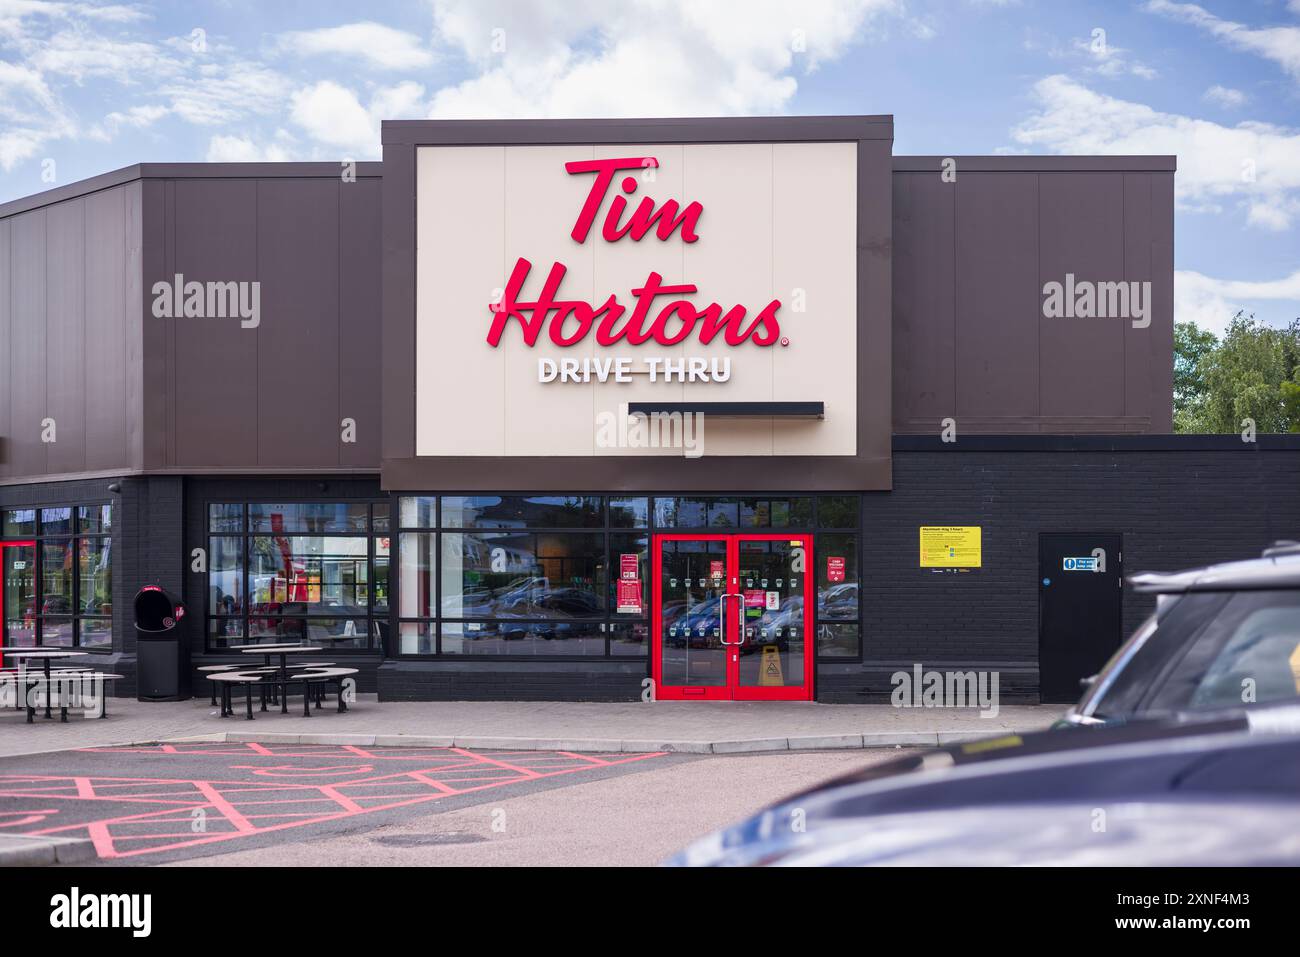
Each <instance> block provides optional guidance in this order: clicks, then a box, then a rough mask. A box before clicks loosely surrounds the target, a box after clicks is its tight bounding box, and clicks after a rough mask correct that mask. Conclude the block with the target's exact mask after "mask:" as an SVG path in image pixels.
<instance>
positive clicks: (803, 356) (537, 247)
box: [416, 143, 857, 456]
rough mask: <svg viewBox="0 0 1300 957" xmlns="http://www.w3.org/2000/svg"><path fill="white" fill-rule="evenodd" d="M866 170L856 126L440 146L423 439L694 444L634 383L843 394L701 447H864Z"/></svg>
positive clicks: (419, 312) (674, 392)
mask: <svg viewBox="0 0 1300 957" xmlns="http://www.w3.org/2000/svg"><path fill="white" fill-rule="evenodd" d="M856 182H857V147H856V144H854V143H747V144H717V145H713V144H708V145H680V144H677V145H674V144H665V145H659V146H656V145H644V144H642V145H636V146H618V145H608V146H606V145H595V146H591V145H588V146H536V147H531V146H491V147H451V146H447V147H443V146H438V147H421V148H420V149H419V150H418V151H417V187H416V192H417V204H418V210H417V220H416V277H417V288H416V453H417V454H418V455H611V454H612V455H682V454H688V455H690V454H692V451H689V450H688V451H686V452H685V453H684V451H683V449H682V448H681V447H679V446H675V445H673V444H672V443H665V446H671V447H665V446H658V447H642V446H641V445H640V444H638V443H637V442H636V441H635V440H633V441H632V442H630V443H629V442H628V441H626V439H627V436H628V429H627V428H626V426H627V423H628V421H629V416H628V414H627V405H628V403H631V402H669V403H671V402H781V401H786V402H796V401H822V402H824V403H825V407H826V414H825V418H823V419H818V420H782V419H779V418H771V417H762V418H750V419H730V418H729V419H714V418H709V419H707V420H706V422H705V425H707V434H706V436H705V437H704V441H703V442H702V443H698V445H699V446H700V448H697V449H695V450H694V453H693V454H701V451H702V454H707V455H754V456H763V455H853V454H855V453H856V451H857V447H856V433H857V421H856V420H857V409H856V396H857V369H856V364H855V358H856V351H857V267H856V233H857V222H856V209H857V195H856ZM634 418H635V417H632V419H634ZM633 433H635V429H633ZM611 436H617V437H618V438H619V439H620V441H614V442H611V441H610V439H611Z"/></svg>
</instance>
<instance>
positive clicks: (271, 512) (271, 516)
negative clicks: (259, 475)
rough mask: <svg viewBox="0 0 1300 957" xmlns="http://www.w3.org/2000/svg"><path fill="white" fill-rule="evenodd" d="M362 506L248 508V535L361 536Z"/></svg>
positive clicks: (365, 523) (365, 515)
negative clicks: (304, 533)
mask: <svg viewBox="0 0 1300 957" xmlns="http://www.w3.org/2000/svg"><path fill="white" fill-rule="evenodd" d="M369 509H370V507H369V506H368V505H365V504H346V505H345V504H329V503H323V502H311V503H307V504H296V505H283V504H277V505H262V504H254V505H249V506H248V530H249V531H250V532H277V533H279V532H286V533H287V532H318V533H322V532H365V531H368V530H369V522H370V519H369Z"/></svg>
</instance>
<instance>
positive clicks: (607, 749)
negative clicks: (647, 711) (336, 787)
mask: <svg viewBox="0 0 1300 957" xmlns="http://www.w3.org/2000/svg"><path fill="white" fill-rule="evenodd" d="M989 736H990V735H989V734H987V733H984V734H975V733H970V734H967V733H966V732H935V731H925V732H918V731H898V732H870V733H866V734H829V735H827V734H823V735H816V734H814V735H798V736H795V737H786V738H736V739H726V740H718V741H683V740H674V739H659V738H649V739H619V738H520V737H494V736H491V735H478V734H474V735H422V734H344V733H321V734H316V733H307V732H304V733H302V734H292V733H288V732H283V731H266V732H261V733H259V732H256V731H227V732H225V733H224V734H215V735H203V736H202V739H203V740H207V741H213V740H216V741H225V742H230V743H239V744H247V743H252V742H256V743H258V744H333V745H349V744H350V745H354V746H356V747H360V748H373V747H378V748H465V749H467V750H471V751H582V752H590V753H620V754H650V753H658V752H660V751H667V752H672V753H678V754H757V753H763V752H770V751H830V750H864V749H868V748H900V747H907V748H915V747H929V748H933V747H937V746H938V745H939V743H940V740H941V739H950V740H951V739H961V740H975V739H977V738H986V737H989ZM187 740H194V739H193V738H191V739H187ZM169 743H175V742H169Z"/></svg>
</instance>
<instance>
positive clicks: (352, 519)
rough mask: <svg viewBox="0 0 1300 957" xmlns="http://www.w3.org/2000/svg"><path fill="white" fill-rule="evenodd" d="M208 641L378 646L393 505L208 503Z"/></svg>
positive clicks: (385, 607) (216, 645)
mask: <svg viewBox="0 0 1300 957" xmlns="http://www.w3.org/2000/svg"><path fill="white" fill-rule="evenodd" d="M208 532H209V535H208V589H207V594H208V608H207V614H208V629H207V635H208V647H209V648H226V647H232V646H237V645H245V644H256V643H259V642H261V643H269V642H276V641H307V642H321V643H322V644H324V645H325V646H326V647H328V648H329V649H330V650H339V651H344V650H353V651H364V650H367V649H369V648H373V647H378V646H380V644H381V642H382V636H383V633H384V632H385V631H386V630H387V626H388V622H387V617H388V560H389V538H388V506H387V504H384V503H374V504H371V503H367V502H359V503H358V502H347V503H326V502H306V503H302V502H297V503H294V502H290V503H284V502H275V503H264V502H253V503H249V504H247V505H245V504H243V503H229V502H217V503H211V504H209V506H208Z"/></svg>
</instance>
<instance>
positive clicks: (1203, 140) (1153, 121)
mask: <svg viewBox="0 0 1300 957" xmlns="http://www.w3.org/2000/svg"><path fill="white" fill-rule="evenodd" d="M1032 93H1033V96H1034V98H1035V100H1037V102H1038V110H1037V111H1036V112H1035V113H1033V114H1031V115H1030V116H1029V117H1028V118H1027V119H1026V120H1024V122H1022V123H1021V124H1020V125H1019V126H1017V127H1016V128H1015V129H1014V130H1013V131H1012V138H1013V139H1014V140H1015V142H1016V143H1017V144H1019V145H1020V146H1023V147H1027V148H1034V149H1045V150H1049V151H1051V152H1053V153H1101V154H1109V155H1116V154H1119V155H1123V154H1162V155H1163V154H1173V155H1176V156H1177V157H1178V174H1177V176H1176V178H1175V189H1176V195H1177V197H1178V200H1179V203H1180V205H1181V206H1182V208H1184V209H1188V210H1216V209H1218V208H1219V204H1220V203H1222V202H1225V201H1233V202H1236V203H1239V204H1240V205H1241V206H1242V207H1243V208H1244V209H1245V212H1246V215H1247V221H1248V222H1249V223H1250V224H1252V225H1255V226H1260V227H1264V228H1266V229H1274V230H1276V229H1285V228H1287V227H1288V226H1289V225H1290V224H1291V222H1292V221H1293V219H1294V218H1295V216H1296V215H1297V214H1300V132H1297V131H1296V130H1292V129H1287V128H1285V127H1279V126H1273V125H1271V124H1268V123H1257V122H1242V123H1238V124H1237V125H1235V126H1223V125H1221V124H1218V123H1212V122H1210V121H1208V120H1201V119H1195V118H1192V117H1187V116H1180V115H1178V114H1174V113H1161V112H1158V111H1156V110H1154V109H1152V108H1151V107H1149V106H1146V105H1144V104H1141V103H1133V102H1130V101H1127V100H1121V99H1118V98H1116V97H1112V96H1106V95H1105V94H1102V93H1097V92H1094V91H1093V90H1090V89H1088V88H1087V87H1086V86H1083V85H1082V84H1080V83H1078V82H1077V81H1075V80H1072V79H1071V78H1069V77H1066V76H1060V75H1057V76H1049V77H1046V78H1044V79H1042V80H1039V81H1038V82H1037V83H1035V84H1034V86H1033V90H1032Z"/></svg>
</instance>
